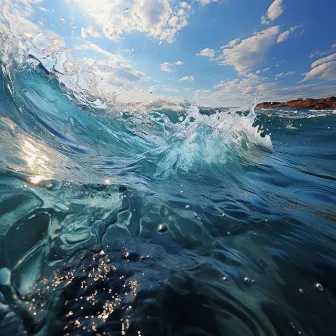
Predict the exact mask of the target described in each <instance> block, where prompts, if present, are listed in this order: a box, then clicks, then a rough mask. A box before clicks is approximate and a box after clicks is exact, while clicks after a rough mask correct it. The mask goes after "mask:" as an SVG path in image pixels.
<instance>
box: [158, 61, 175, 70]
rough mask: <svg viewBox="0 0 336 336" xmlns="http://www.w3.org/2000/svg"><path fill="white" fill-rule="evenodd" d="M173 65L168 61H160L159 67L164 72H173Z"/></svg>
mask: <svg viewBox="0 0 336 336" xmlns="http://www.w3.org/2000/svg"><path fill="white" fill-rule="evenodd" d="M172 67H173V65H172V64H170V63H168V62H165V63H162V64H161V67H160V69H161V70H162V71H165V72H173V69H172Z"/></svg>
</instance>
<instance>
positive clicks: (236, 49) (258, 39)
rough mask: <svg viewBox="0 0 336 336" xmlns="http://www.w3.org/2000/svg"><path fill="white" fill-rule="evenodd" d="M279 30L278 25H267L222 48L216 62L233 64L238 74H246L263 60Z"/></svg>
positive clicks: (274, 42)
mask: <svg viewBox="0 0 336 336" xmlns="http://www.w3.org/2000/svg"><path fill="white" fill-rule="evenodd" d="M279 32H280V26H273V27H269V28H267V29H265V30H262V31H260V32H258V33H256V34H255V35H253V36H251V37H249V38H247V39H245V40H242V41H241V42H240V43H239V44H236V45H234V46H233V47H232V48H230V49H223V54H222V55H221V56H220V57H219V58H218V59H217V60H218V63H219V64H220V65H231V66H233V67H234V68H235V69H236V71H237V72H238V74H239V75H244V74H246V73H247V72H249V71H251V70H252V69H253V68H254V67H255V66H256V65H258V64H260V63H262V62H263V61H264V59H265V55H266V54H267V52H268V51H269V49H270V48H271V47H272V46H274V45H275V44H276V41H277V37H278V35H279Z"/></svg>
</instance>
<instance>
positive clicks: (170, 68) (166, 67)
mask: <svg viewBox="0 0 336 336" xmlns="http://www.w3.org/2000/svg"><path fill="white" fill-rule="evenodd" d="M175 65H177V66H180V67H181V66H182V65H184V63H183V62H181V61H177V62H175V63H169V62H164V63H162V64H161V67H160V69H161V71H165V72H174V66H175Z"/></svg>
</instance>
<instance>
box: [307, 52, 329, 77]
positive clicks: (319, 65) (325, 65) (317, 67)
mask: <svg viewBox="0 0 336 336" xmlns="http://www.w3.org/2000/svg"><path fill="white" fill-rule="evenodd" d="M304 75H305V77H304V79H303V80H302V82H304V81H307V80H310V79H314V78H315V79H316V78H319V79H324V80H336V53H335V54H332V55H329V56H327V57H324V58H321V59H318V60H316V61H315V62H313V63H312V64H311V70H310V71H309V72H307V73H305V74H304Z"/></svg>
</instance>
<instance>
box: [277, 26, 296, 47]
mask: <svg viewBox="0 0 336 336" xmlns="http://www.w3.org/2000/svg"><path fill="white" fill-rule="evenodd" d="M299 27H300V26H295V27H291V28H289V29H288V30H286V31H285V32H283V33H281V34H280V35H279V36H278V40H277V43H281V42H284V41H286V40H287V39H288V38H289V36H290V35H291V34H293V33H294V32H295V31H296V30H297V29H298V28H299Z"/></svg>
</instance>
